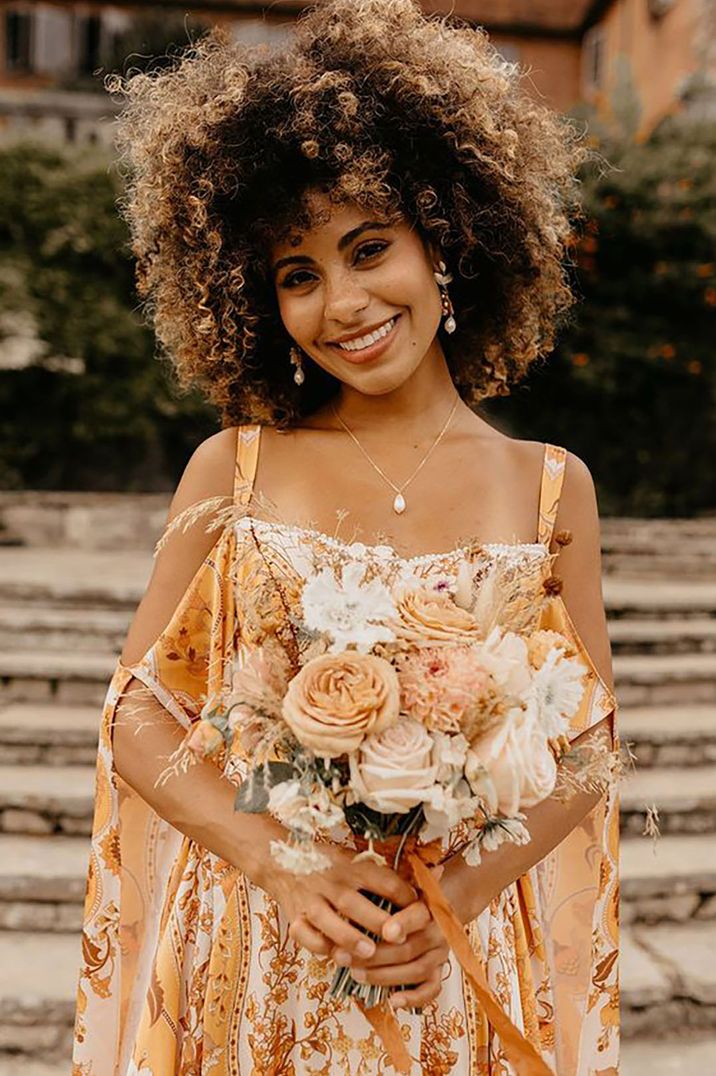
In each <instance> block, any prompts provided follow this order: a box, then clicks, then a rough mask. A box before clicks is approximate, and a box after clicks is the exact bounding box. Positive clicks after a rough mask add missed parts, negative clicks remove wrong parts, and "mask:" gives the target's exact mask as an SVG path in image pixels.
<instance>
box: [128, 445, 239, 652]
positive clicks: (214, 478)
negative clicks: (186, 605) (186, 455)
mask: <svg viewBox="0 0 716 1076" xmlns="http://www.w3.org/2000/svg"><path fill="white" fill-rule="evenodd" d="M236 437H237V431H236V429H235V428H231V429H226V430H222V431H221V432H220V433H217V434H214V436H213V437H209V438H208V439H207V440H206V441H203V442H202V444H200V445H199V447H198V448H197V450H196V451H195V452H194V454H193V456H192V457H191V459H190V460H189V463H188V464H187V466H186V469H185V471H184V474H183V475H182V477H181V481H180V482H179V485H178V486H177V490H176V493H175V494H174V497H173V499H172V503H171V507H170V509H169V517H168V520H167V522H168V523H170V522H171V521H172V520H173V519H175V518H176V517H177V516H178V515H179V514H180V513H181V512H183V511H185V510H186V509H187V508H189V507H191V505H193V504H197V503H198V502H199V501H204V500H206V499H207V498H210V497H225V498H227V502H226V503H227V504H229V503H230V502H231V498H232V496H233V489H234V470H235V465H236ZM209 522H210V520H209V519H208V518H207V517H206V516H203V517H202V518H201V519H200V520H198V521H197V522H196V523H194V524H193V525H192V526H190V527H188V528H187V530H186V531H184V532H183V531H182V530H181V529H178V530H177V531H175V532H174V533H173V534H171V535H170V536H169V537H168V539H167V541H166V544H165V545H164V546H163V547H162V549H161V550H160V552H159V553H158V554H157V556H156V559H155V562H154V569H153V571H152V575H151V578H150V580H149V585H148V586H147V590H146V593H145V595H144V597H143V598H142V601H141V602H140V604H139V607H138V608H137V611H136V613H135V615H134V619H133V621H132V624H131V627H130V629H129V632H128V635H127V639H126V642H125V644H124V649H123V650H122V656H121V659H120V660H121V661H122V663H123V664H124V665H132V664H134V663H135V662H137V661H139V660H140V659H141V658H142V657H143V656H144V654H145V653H146V652H147V650H148V649H149V647H150V646H151V645H152V644H153V643H154V642H155V641H156V639H157V637H158V636H159V635H160V633H161V632H162V631H163V630H164V628H165V627H166V626H167V624H168V623H169V621H170V620H171V617H172V614H173V613H174V610H175V609H176V607H177V605H178V604H179V601H180V600H181V598H182V596H183V594H184V593H185V591H186V589H187V587H188V586H189V583H190V582H191V581H192V579H193V578H194V575H195V574H196V571H197V569H198V568H199V566H200V565H201V564H202V562H203V561H204V559H205V557H206V555H207V554H208V553H209V551H210V550H211V548H212V547H213V546H214V544H215V543H216V537H217V535H216V530H215V529H214V530H209V529H207V525H208V523H209Z"/></svg>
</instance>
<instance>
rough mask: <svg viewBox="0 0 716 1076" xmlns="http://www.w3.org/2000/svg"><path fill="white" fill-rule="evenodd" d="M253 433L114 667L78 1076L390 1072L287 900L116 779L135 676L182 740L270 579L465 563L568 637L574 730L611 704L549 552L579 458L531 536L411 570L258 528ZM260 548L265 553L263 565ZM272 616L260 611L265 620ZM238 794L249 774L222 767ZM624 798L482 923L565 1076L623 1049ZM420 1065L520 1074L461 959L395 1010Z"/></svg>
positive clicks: (90, 887)
mask: <svg viewBox="0 0 716 1076" xmlns="http://www.w3.org/2000/svg"><path fill="white" fill-rule="evenodd" d="M260 434H261V428H260V427H259V426H244V427H240V429H239V431H238V439H237V444H238V456H237V475H238V481H237V488H236V501H237V505H238V507H239V508H240V507H241V506H242V505H243V506H244V507H245V508H246V512H245V514H243V515H242V514H240V513H237V516H236V518H235V519H234V521H233V522H232V523H231V524H229V525H227V526H226V528H225V529H224V530H223V531H222V532H221V533H220V535H219V537H218V539H217V541H216V543H215V545H214V547H213V549H212V550H211V552H210V553H209V555H208V556H207V557H206V560H205V561H204V563H203V564H202V566H201V567H200V568H199V570H198V571H197V573H196V575H195V577H194V579H193V581H192V583H191V584H190V586H189V588H188V589H187V592H186V594H185V595H184V597H183V599H182V601H181V602H180V605H179V607H178V608H177V610H176V612H175V614H174V616H173V618H172V620H171V622H170V624H169V625H168V626H167V628H166V629H165V630H164V631H163V632H162V634H161V636H160V637H159V639H158V640H157V641H156V643H155V644H154V645H153V646H152V647H151V649H150V650H149V651H148V653H147V654H146V655H145V656H144V657H143V659H142V660H141V661H139V662H138V663H137V664H136V665H133V666H131V667H129V668H128V667H124V666H122V665H121V664H120V665H118V667H117V670H116V672H115V675H114V677H113V679H112V682H111V684H110V687H109V692H108V695H107V701H106V705H105V708H104V712H103V717H102V722H101V728H100V741H99V750H98V756H97V771H96V792H95V811H94V824H93V832H92V843H91V852H90V860H89V869H88V877H87V891H86V899H85V905H84V927H83V955H82V962H81V967H80V970H79V982H78V990H77V1009H76V1023H75V1034H74V1053H73V1068H72V1073H73V1076H81V1074H82V1076H131V1074H141V1076H172V1074H181V1076H205V1074H206V1076H209V1074H211V1076H294V1074H297V1076H309V1074H310V1076H313V1074H322V1076H337V1074H345V1076H378V1074H382V1073H392V1072H394V1069H393V1068H392V1066H391V1065H390V1063H389V1062H388V1059H387V1057H386V1055H385V1054H384V1053H383V1050H382V1048H381V1044H380V1042H379V1040H378V1039H377V1037H376V1035H375V1033H374V1032H373V1031H372V1029H371V1028H370V1026H369V1025H368V1023H367V1022H366V1020H365V1018H364V1016H363V1015H362V1014H361V1013H360V1012H359V1011H358V1009H357V1008H356V1007H355V1006H354V1005H353V1004H352V1003H351V1002H348V1001H346V1002H337V1001H335V1000H332V999H330V998H329V997H328V985H329V983H330V980H331V975H332V966H330V965H329V964H328V963H327V962H326V960H325V959H323V958H317V957H315V956H313V955H311V954H310V953H308V952H307V951H306V950H303V949H301V948H299V947H297V946H296V945H295V944H294V943H293V942H292V941H291V940H290V939H289V938H288V936H287V923H286V921H285V920H284V918H283V917H282V915H281V913H280V912H279V910H278V908H277V906H276V904H275V903H274V902H273V901H272V900H271V899H269V898H268V897H267V895H266V894H265V893H264V891H263V890H261V889H259V888H258V887H256V886H254V885H253V884H252V883H251V882H250V881H249V880H248V879H247V878H246V877H245V876H244V875H242V874H241V873H240V872H239V871H237V870H236V869H235V868H233V867H231V866H230V865H229V864H228V863H226V862H225V861H223V860H221V859H220V858H219V857H217V856H216V855H214V854H212V853H210V852H208V851H207V850H206V849H204V848H203V847H201V846H199V845H197V844H196V843H195V842H194V841H192V840H190V839H188V838H186V837H184V836H183V835H182V834H181V833H180V832H179V831H177V830H176V829H174V828H173V827H172V826H171V825H170V824H169V823H167V822H166V821H164V820H163V819H162V818H160V817H159V816H158V815H157V814H156V813H155V812H154V811H153V810H152V809H151V807H149V805H148V804H147V803H146V802H145V801H144V800H142V798H141V797H140V796H139V795H138V794H137V793H135V792H134V791H133V790H132V789H131V788H130V787H129V786H128V785H127V784H126V783H125V782H124V781H123V780H122V779H121V777H120V776H119V774H118V773H117V771H116V769H115V766H114V759H113V752H112V739H111V727H112V722H113V718H114V714H115V709H116V705H117V701H118V699H119V698H120V696H121V694H122V692H123V690H124V689H125V687H126V686H127V684H128V683H129V681H130V680H131V678H132V677H136V678H137V679H139V680H140V681H142V683H143V684H144V685H145V686H146V687H147V688H148V689H149V690H150V691H151V692H152V693H153V695H154V696H155V697H156V698H157V699H158V700H159V701H160V702H161V704H162V705H163V706H164V707H165V708H166V710H167V711H168V712H169V713H170V714H171V715H172V716H173V717H174V718H175V719H176V720H177V721H178V722H179V723H180V724H181V725H182V726H183V727H185V728H188V727H189V726H190V725H191V723H192V722H193V721H195V720H196V719H197V716H198V714H199V711H200V709H201V707H202V705H203V703H204V702H205V701H206V699H207V697H210V696H211V695H213V694H216V693H217V692H218V691H220V690H221V688H222V684H223V683H224V678H225V677H226V675H227V671H226V670H227V668H229V667H230V666H231V661H232V659H233V657H234V655H235V654H236V653H237V650H238V649H239V648H241V647H249V648H250V647H251V645H252V639H253V625H254V622H255V620H256V618H257V617H258V616H259V615H260V617H261V618H262V620H263V622H264V623H265V621H266V618H267V617H268V618H270V617H271V616H276V617H279V618H280V616H281V615H282V608H283V606H282V605H281V603H280V602H275V601H274V604H273V605H272V601H273V599H272V598H271V594H272V593H273V594H275V591H271V589H270V588H267V587H266V586H265V585H264V584H265V582H266V579H265V577H262V574H261V573H262V570H263V569H262V565H263V566H264V568H265V566H266V565H267V564H268V565H269V566H270V565H271V563H272V562H273V563H274V564H280V565H281V567H282V569H283V570H284V573H286V571H288V573H289V575H288V576H286V577H287V578H290V573H291V572H293V573H296V574H295V578H296V579H297V580H299V581H300V579H301V578H302V577H304V576H305V573H306V572H307V571H310V570H312V569H313V567H314V566H315V565H316V563H317V562H318V563H320V562H321V558H322V557H324V558H332V560H333V562H335V560H336V558H337V559H338V560H340V561H342V562H343V563H345V562H346V560H347V559H348V560H359V561H361V562H362V563H364V564H365V565H366V567H367V568H368V567H369V568H370V570H371V571H373V572H374V573H375V574H378V575H380V577H381V578H383V579H384V580H385V581H386V582H387V583H388V584H390V583H394V582H395V581H396V580H398V579H400V578H401V577H403V576H404V575H405V574H406V573H409V574H410V575H411V576H412V577H415V576H419V577H425V578H428V577H434V576H437V577H439V576H444V577H446V578H449V577H450V576H451V575H452V574H453V573H455V572H456V571H457V570H458V568H459V565H460V564H461V562H464V561H465V559H466V558H468V559H469V560H470V561H471V563H472V565H473V567H474V568H475V569H476V570H477V571H478V572H483V571H484V573H485V575H487V574H488V573H489V572H490V571H495V570H499V571H501V572H502V576H503V579H504V580H506V581H507V583H508V585H509V586H511V587H512V590H513V597H514V598H516V599H517V601H518V603H519V602H521V604H522V608H523V614H524V616H525V617H527V618H532V623H533V624H537V623H538V624H539V625H540V626H542V627H545V628H552V629H555V630H557V631H561V632H562V633H564V634H565V635H566V636H567V637H568V638H570V639H571V640H572V643H573V646H574V648H575V649H576V651H577V653H578V654H579V655H580V656H581V658H582V660H583V661H584V663H585V664H586V665H587V667H588V669H589V678H588V689H587V691H586V692H585V695H584V697H583V700H582V704H581V707H580V709H579V712H578V714H577V715H576V717H575V718H574V721H573V724H572V730H571V735H574V736H576V735H578V734H579V733H580V732H582V731H584V730H585V729H587V728H588V727H590V726H591V725H593V724H595V723H597V722H598V721H600V720H601V719H602V718H604V717H606V716H607V715H612V717H611V721H610V722H609V726H610V728H611V735H612V746H613V748H614V750H615V751H616V750H618V748H619V743H618V733H617V729H616V702H615V698H614V696H613V694H612V693H611V692H610V691H609V689H608V688H607V686H606V685H605V683H604V682H603V680H602V679H601V678H600V676H599V674H598V673H597V670H596V669H595V667H594V664H593V662H592V661H591V660H590V658H589V655H588V654H587V653H586V651H585V649H584V646H583V644H582V643H581V641H580V640H579V638H578V637H577V634H576V631H575V628H574V625H573V624H572V622H571V620H570V617H569V615H568V613H567V610H566V608H565V605H564V603H563V601H562V599H561V597H560V595H559V593H558V590H559V587H558V586H555V585H554V577H553V576H552V563H553V560H554V557H555V556H556V554H553V553H551V552H550V544H551V542H552V538H553V529H554V522H555V517H556V513H557V506H558V503H559V494H560V489H561V485H562V478H563V474H564V467H565V451H564V449H562V448H558V447H556V446H553V445H545V452H544V469H543V474H542V483H541V494H540V514H539V530H538V535H537V539H538V540H537V542H535V543H534V544H519V545H488V546H483V545H479V544H477V543H476V542H475V543H471V544H468V545H466V546H462V547H460V548H459V549H455V550H452V551H451V552H449V553H445V554H430V555H427V556H422V557H413V558H410V559H406V558H401V557H399V556H398V555H397V553H396V552H395V551H394V550H393V549H392V548H391V547H390V546H387V545H376V546H366V545H363V544H361V543H356V542H351V543H345V542H341V541H339V540H338V539H335V538H330V537H328V536H326V535H323V534H321V533H320V532H318V531H315V530H311V529H307V528H299V527H292V526H290V525H284V524H280V523H273V522H268V521H266V520H259V519H256V518H255V517H252V516H250V515H248V508H247V506H248V505H249V503H250V499H251V494H252V489H253V478H254V474H255V470H256V462H257V458H258V451H259V444H260ZM262 554H263V555H262ZM261 603H263V607H262V608H259V605H261ZM227 776H228V777H229V779H234V780H239V779H240V774H239V775H238V776H237V774H236V773H233V774H231V773H227ZM618 798H619V793H618V786H617V785H616V783H614V784H612V786H611V787H610V789H609V791H608V792H606V793H605V794H604V795H603V796H602V798H601V799H600V801H599V803H598V804H597V806H596V807H595V808H594V809H593V810H592V811H591V812H590V813H589V814H588V815H587V817H586V818H585V819H584V821H583V822H582V823H581V824H580V825H579V826H578V827H577V828H576V829H574V830H573V831H572V832H571V833H570V834H569V836H568V837H567V838H566V839H565V840H563V841H562V843H561V844H560V845H559V846H558V847H557V848H556V849H555V850H554V851H553V852H552V853H551V854H550V855H548V856H547V857H546V858H545V859H544V860H542V861H541V862H540V863H538V864H537V865H536V866H535V867H533V868H532V869H531V870H530V871H529V872H528V873H527V874H526V875H524V876H523V877H521V878H519V879H518V880H517V881H516V882H515V883H513V884H512V885H510V886H508V887H507V888H506V889H505V890H504V891H503V892H502V893H501V894H500V895H499V896H498V897H497V898H495V899H494V900H493V901H492V903H491V904H490V906H489V907H488V908H486V909H485V911H484V912H483V913H482V914H481V915H480V916H479V917H478V918H477V919H476V920H474V921H473V922H472V923H471V924H470V925H469V927H468V928H467V929H468V934H469V938H470V942H471V945H472V947H473V949H474V951H475V952H476V953H477V954H478V955H479V957H480V958H481V960H482V961H483V964H484V967H485V971H486V975H487V980H488V983H489V985H490V988H491V990H492V991H493V993H494V995H495V996H496V998H497V999H498V1000H499V1002H500V1003H501V1005H502V1006H503V1008H504V1010H505V1012H507V1013H508V1014H509V1016H510V1018H511V1020H512V1021H513V1023H514V1024H515V1025H516V1026H517V1027H518V1028H519V1029H520V1030H522V1032H523V1033H524V1034H525V1036H526V1037H527V1038H528V1039H529V1040H530V1041H531V1042H532V1043H533V1044H534V1045H535V1046H536V1047H537V1049H538V1050H539V1051H541V1053H542V1056H543V1058H544V1060H545V1061H546V1062H547V1063H548V1064H549V1065H550V1067H551V1068H552V1069H553V1071H554V1072H555V1073H556V1074H558V1076H617V1073H618V1050H619V990H618V953H619V933H618V927H619V924H618V901H619V888H618V866H617V864H618V845H619V802H618ZM398 1017H399V1020H400V1023H401V1025H402V1031H403V1036H404V1038H405V1041H406V1045H407V1048H408V1051H409V1053H410V1055H411V1058H412V1059H413V1070H414V1071H415V1072H421V1073H424V1074H426V1076H447V1074H454V1076H513V1074H514V1071H515V1070H514V1068H513V1067H512V1066H511V1065H510V1063H509V1062H508V1061H507V1060H506V1058H505V1056H504V1052H503V1050H502V1048H501V1044H500V1041H499V1039H498V1037H497V1036H496V1034H495V1033H494V1031H493V1029H492V1028H491V1026H490V1025H489V1024H488V1023H487V1021H486V1020H485V1018H484V1016H483V1014H482V1012H481V1010H480V1007H479V1004H478V1002H477V999H476V997H475V995H474V993H473V991H472V988H471V987H470V985H469V983H468V982H467V981H466V980H465V978H464V976H463V974H462V971H461V968H460V966H459V965H458V964H457V962H456V961H455V960H454V959H453V960H451V962H450V972H449V974H448V975H447V977H446V979H445V981H444V983H443V988H442V992H441V994H440V996H439V998H438V999H437V1000H436V1001H435V1002H433V1003H431V1004H430V1005H429V1006H427V1007H426V1008H425V1009H424V1011H423V1013H422V1015H418V1014H410V1013H406V1012H404V1011H400V1012H399V1013H398Z"/></svg>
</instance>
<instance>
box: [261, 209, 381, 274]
mask: <svg viewBox="0 0 716 1076" xmlns="http://www.w3.org/2000/svg"><path fill="white" fill-rule="evenodd" d="M390 227H391V225H390V224H386V223H385V221H380V220H364V221H363V223H362V224H359V225H358V227H357V228H353V229H351V231H350V232H346V234H345V235H344V236H342V237H341V238H340V239H339V240H338V249H339V250H345V248H346V247H347V246H350V244H351V243H352V242H353V240H354V239H357V238H358V236H359V235H362V234H363V232H367V231H371V230H373V229H376V228H377V229H385V228H390ZM312 261H313V258H309V257H308V255H307V254H290V255H288V257H286V258H279V260H278V261H277V262H275V264H274V266H273V272H274V273H276V272H278V270H279V269H282V268H283V267H284V266H286V265H310V264H311V263H312Z"/></svg>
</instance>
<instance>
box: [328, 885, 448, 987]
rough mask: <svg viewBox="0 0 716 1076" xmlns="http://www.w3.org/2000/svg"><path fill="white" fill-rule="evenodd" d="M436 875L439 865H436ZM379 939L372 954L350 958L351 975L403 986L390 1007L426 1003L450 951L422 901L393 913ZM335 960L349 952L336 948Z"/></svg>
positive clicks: (439, 982)
mask: <svg viewBox="0 0 716 1076" xmlns="http://www.w3.org/2000/svg"><path fill="white" fill-rule="evenodd" d="M434 870H435V874H436V876H437V877H438V878H440V876H441V874H442V872H443V868H442V867H436V868H435V869H434ZM382 937H383V941H381V942H379V943H378V946H377V948H376V950H375V953H374V954H373V956H372V957H367V958H363V959H361V960H360V961H359V963H356V962H355V961H352V962H351V963H352V967H351V975H352V976H353V978H354V979H356V980H357V981H358V982H361V983H372V984H375V985H378V986H391V987H404V986H408V985H409V987H410V988H409V989H407V990H397V991H395V992H394V993H393V994H391V996H390V1003H391V1005H392V1006H393V1007H394V1008H412V1007H416V1008H417V1007H421V1006H423V1005H427V1003H428V1002H429V1001H432V1000H433V999H434V998H436V997H437V996H438V994H439V993H440V990H441V987H442V980H443V969H444V966H445V963H446V961H447V959H448V957H449V954H450V950H449V948H448V944H447V942H446V941H445V938H444V937H443V934H442V931H441V930H440V928H439V927H438V925H437V923H436V922H435V920H434V919H433V917H432V915H431V913H430V909H429V908H428V906H427V904H426V903H425V902H424V901H423V900H415V901H412V902H411V903H410V904H408V905H406V906H405V907H404V908H402V909H401V910H400V911H398V912H396V913H395V914H394V915H392V916H389V917H388V918H387V920H386V921H385V923H384V924H383V928H382ZM333 957H334V959H335V960H336V963H339V964H341V963H348V962H349V961H350V954H348V953H344V952H341V951H340V950H337V951H335V952H334V954H333Z"/></svg>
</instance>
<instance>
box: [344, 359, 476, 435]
mask: <svg viewBox="0 0 716 1076" xmlns="http://www.w3.org/2000/svg"><path fill="white" fill-rule="evenodd" d="M426 360H428V361H423V362H422V363H421V364H420V366H419V367H418V369H417V370H416V371H415V372H414V373H413V375H412V376H411V377H410V378H408V380H407V381H405V382H403V384H402V385H399V386H398V387H397V388H395V389H392V390H391V391H389V392H384V393H380V394H376V395H369V394H368V393H364V392H360V391H359V390H358V389H355V388H353V387H352V386H349V385H342V387H341V392H340V394H339V396H338V397H337V398H336V400H335V401H334V406H335V409H336V411H337V412H338V414H339V415H340V416H341V418H342V419H343V421H344V422H345V423H346V424H347V425H348V426H349V427H350V429H351V430H353V431H354V432H355V433H357V434H360V433H361V432H371V431H372V430H374V429H378V428H379V429H380V430H381V431H382V432H383V433H392V434H395V435H397V437H396V439H397V440H404V439H406V438H410V439H414V440H416V441H417V440H424V439H425V438H426V437H430V436H434V434H435V431H436V430H438V429H440V427H441V426H442V423H443V422H444V421H445V420H446V418H447V416H448V414H449V412H450V409H451V407H452V406H453V404H454V403H455V398H456V396H457V395H458V393H457V389H456V388H455V385H454V383H453V380H452V377H451V376H450V371H449V370H448V367H447V363H446V361H445V359H444V357H443V356H442V355H440V356H439V357H436V359H435V360H434V361H432V362H431V361H429V356H426ZM465 407H466V405H465V404H464V403H458V406H457V410H456V412H455V416H454V418H453V422H454V421H455V419H456V418H457V416H458V413H459V411H460V409H461V408H465Z"/></svg>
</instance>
